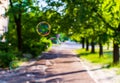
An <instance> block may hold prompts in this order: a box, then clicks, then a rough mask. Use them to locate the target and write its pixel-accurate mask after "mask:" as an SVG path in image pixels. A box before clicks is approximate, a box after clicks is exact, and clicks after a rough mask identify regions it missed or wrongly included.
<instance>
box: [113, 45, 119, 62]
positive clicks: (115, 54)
mask: <svg viewBox="0 0 120 83" xmlns="http://www.w3.org/2000/svg"><path fill="white" fill-rule="evenodd" d="M113 45H114V46H113V63H114V64H117V63H118V62H119V46H118V44H116V43H113Z"/></svg>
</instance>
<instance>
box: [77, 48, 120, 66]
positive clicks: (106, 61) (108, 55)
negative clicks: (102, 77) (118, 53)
mask: <svg viewBox="0 0 120 83" xmlns="http://www.w3.org/2000/svg"><path fill="white" fill-rule="evenodd" d="M76 51H77V54H78V56H79V57H80V58H82V59H86V60H88V61H90V62H91V63H94V64H100V65H110V66H112V67H113V65H112V61H113V60H112V57H113V56H112V51H110V50H104V55H103V57H101V58H100V57H99V53H98V49H96V53H90V51H86V50H85V49H79V50H76ZM117 67H119V65H117Z"/></svg>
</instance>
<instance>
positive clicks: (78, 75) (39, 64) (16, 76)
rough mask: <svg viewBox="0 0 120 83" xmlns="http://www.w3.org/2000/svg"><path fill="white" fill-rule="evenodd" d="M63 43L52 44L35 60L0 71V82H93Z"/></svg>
mask: <svg viewBox="0 0 120 83" xmlns="http://www.w3.org/2000/svg"><path fill="white" fill-rule="evenodd" d="M73 49H75V48H73V47H71V48H70V47H67V46H66V45H65V44H63V45H61V46H54V47H53V48H52V49H51V50H50V51H49V52H47V53H43V54H42V57H41V58H40V59H38V60H37V61H33V62H29V63H30V64H27V65H24V66H22V67H20V68H19V69H16V70H14V71H8V72H1V73H0V83H95V81H94V80H93V79H92V78H91V76H90V75H89V74H88V71H87V70H86V69H85V67H84V65H83V64H82V63H81V61H80V59H79V58H77V56H76V55H75V54H74V53H73V52H72V50H73Z"/></svg>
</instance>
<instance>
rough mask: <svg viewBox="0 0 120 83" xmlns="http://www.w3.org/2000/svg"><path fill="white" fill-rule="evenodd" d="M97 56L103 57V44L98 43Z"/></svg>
mask: <svg viewBox="0 0 120 83" xmlns="http://www.w3.org/2000/svg"><path fill="white" fill-rule="evenodd" d="M99 57H103V46H102V44H101V43H99Z"/></svg>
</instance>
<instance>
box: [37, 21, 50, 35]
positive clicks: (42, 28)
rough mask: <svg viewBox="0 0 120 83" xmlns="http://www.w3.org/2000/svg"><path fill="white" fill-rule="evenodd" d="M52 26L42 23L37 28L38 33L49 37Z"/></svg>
mask: <svg viewBox="0 0 120 83" xmlns="http://www.w3.org/2000/svg"><path fill="white" fill-rule="evenodd" d="M50 29H51V27H50V25H49V24H48V23H47V22H40V23H39V24H38V25H37V27H36V31H37V33H38V34H39V35H41V36H47V35H49V33H50Z"/></svg>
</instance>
